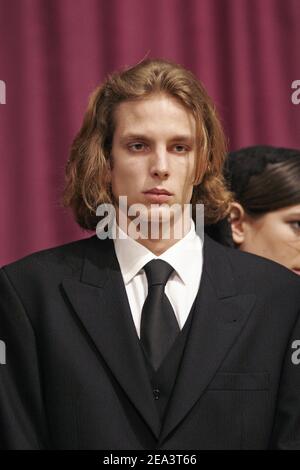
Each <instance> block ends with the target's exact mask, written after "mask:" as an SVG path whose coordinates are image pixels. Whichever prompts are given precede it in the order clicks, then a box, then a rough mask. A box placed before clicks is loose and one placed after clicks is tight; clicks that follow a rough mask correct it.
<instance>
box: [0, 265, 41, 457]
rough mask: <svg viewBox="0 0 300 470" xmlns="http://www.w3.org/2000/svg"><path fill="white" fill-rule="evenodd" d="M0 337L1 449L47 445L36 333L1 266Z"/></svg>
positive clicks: (38, 447) (34, 447) (33, 447)
mask: <svg viewBox="0 0 300 470" xmlns="http://www.w3.org/2000/svg"><path fill="white" fill-rule="evenodd" d="M0 340H1V341H2V346H3V342H4V344H5V349H6V355H5V356H6V357H5V363H4V364H0V448H2V449H43V448H46V444H45V443H46V437H45V436H46V432H45V429H46V425H45V423H46V420H45V417H44V415H43V401H42V393H41V383H40V375H39V366H38V356H37V351H36V339H35V334H34V330H33V328H32V325H31V322H30V320H29V318H28V316H27V314H26V311H25V308H24V306H23V305H22V302H21V300H20V298H19V297H18V294H17V292H16V290H15V288H14V286H13V284H12V283H11V281H10V279H9V277H8V276H7V273H6V271H5V268H2V269H0ZM2 362H3V361H2Z"/></svg>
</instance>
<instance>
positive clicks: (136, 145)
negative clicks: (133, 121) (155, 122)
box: [128, 142, 145, 152]
mask: <svg viewBox="0 0 300 470" xmlns="http://www.w3.org/2000/svg"><path fill="white" fill-rule="evenodd" d="M128 147H129V149H130V150H133V151H134V152H140V151H141V150H144V149H145V144H143V143H142V142H136V143H133V144H130V145H129V146H128Z"/></svg>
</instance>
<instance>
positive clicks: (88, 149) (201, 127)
mask: <svg viewBox="0 0 300 470" xmlns="http://www.w3.org/2000/svg"><path fill="white" fill-rule="evenodd" d="M155 93H164V94H166V95H169V96H171V97H173V98H176V99H177V100H178V101H179V102H180V103H181V104H182V105H183V106H184V107H185V108H186V109H187V110H189V111H191V112H192V114H193V116H194V118H195V123H196V165H195V174H194V182H193V184H194V188H193V194H192V200H191V203H192V205H193V207H194V205H195V204H196V203H202V204H204V209H205V210H204V217H205V223H209V224H212V223H215V222H217V221H218V220H220V219H222V218H224V217H225V216H226V215H227V214H228V212H229V207H230V202H231V201H232V194H231V192H230V191H229V189H228V188H227V187H226V184H225V180H224V177H223V165H224V160H225V156H226V141H225V137H224V133H223V130H222V126H221V123H220V120H219V118H218V116H217V113H216V110H215V107H214V104H213V102H212V100H211V98H210V97H209V96H208V94H207V92H206V91H205V89H204V87H203V86H202V84H201V83H200V82H199V81H198V80H197V79H196V77H195V76H194V75H193V74H192V73H191V72H190V71H188V70H186V69H185V68H183V67H182V66H180V65H177V64H174V63H172V62H170V61H167V60H162V59H156V60H150V59H146V60H143V61H142V62H140V63H138V64H137V65H135V66H133V67H130V68H127V69H125V70H123V71H121V72H116V73H113V74H112V75H110V76H108V78H107V79H106V80H105V82H104V83H103V84H101V85H100V86H98V87H97V88H96V89H95V90H94V92H93V93H92V94H91V96H90V98H89V103H88V107H87V110H86V113H85V116H84V120H83V124H82V127H81V129H80V131H79V133H78V134H77V136H76V137H75V139H74V141H73V144H72V147H71V152H70V157H69V160H68V162H67V165H66V172H65V179H66V182H65V188H64V192H63V197H62V203H63V205H64V206H65V207H71V208H72V210H73V213H74V216H75V220H76V222H77V223H78V224H79V225H80V227H82V228H83V229H85V230H94V229H95V228H96V225H97V223H98V222H99V217H98V216H96V209H97V206H98V205H100V204H102V203H113V202H114V201H113V194H112V191H111V187H110V183H109V180H108V174H109V169H110V167H111V164H112V162H111V148H112V140H113V135H114V129H115V120H114V112H115V110H116V107H117V106H118V105H119V104H120V103H121V102H123V101H126V100H141V99H143V98H146V97H149V96H150V95H152V94H155Z"/></svg>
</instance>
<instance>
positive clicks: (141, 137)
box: [120, 134, 194, 143]
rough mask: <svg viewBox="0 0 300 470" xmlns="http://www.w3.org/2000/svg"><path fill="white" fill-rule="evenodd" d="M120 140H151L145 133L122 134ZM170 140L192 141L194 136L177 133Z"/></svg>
mask: <svg viewBox="0 0 300 470" xmlns="http://www.w3.org/2000/svg"><path fill="white" fill-rule="evenodd" d="M120 140H121V142H124V141H127V140H147V141H150V140H152V139H151V138H149V136H147V135H145V134H124V135H123V136H122V137H121V139H120ZM169 141H170V142H188V143H192V142H193V141H194V138H193V137H192V136H191V135H186V134H178V135H174V136H172V137H171V138H170V139H169Z"/></svg>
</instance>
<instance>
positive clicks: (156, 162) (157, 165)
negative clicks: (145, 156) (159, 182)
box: [151, 148, 170, 179]
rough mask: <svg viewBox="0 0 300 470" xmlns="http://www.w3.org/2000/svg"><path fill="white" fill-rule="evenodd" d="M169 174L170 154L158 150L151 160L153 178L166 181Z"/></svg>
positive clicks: (164, 150)
mask: <svg viewBox="0 0 300 470" xmlns="http://www.w3.org/2000/svg"><path fill="white" fill-rule="evenodd" d="M169 174H170V169H169V159H168V152H167V150H166V149H162V148H161V149H157V150H156V151H155V152H154V153H153V156H152V159H151V176H153V177H159V178H163V179H165V178H168V176H169Z"/></svg>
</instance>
